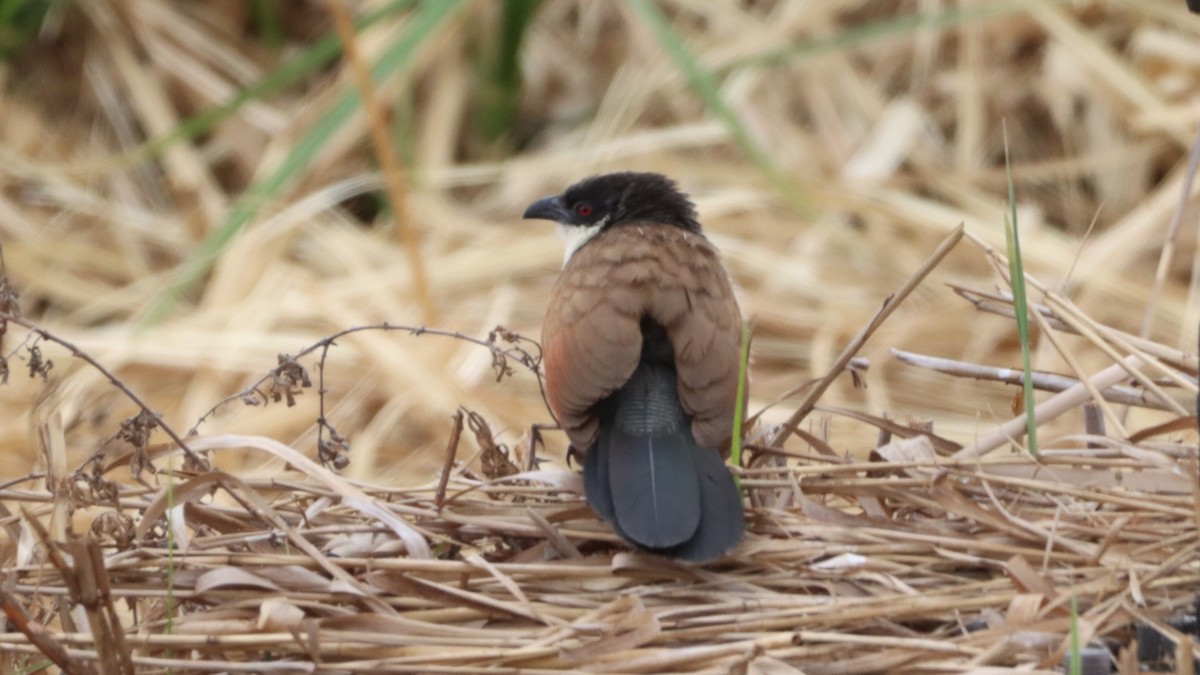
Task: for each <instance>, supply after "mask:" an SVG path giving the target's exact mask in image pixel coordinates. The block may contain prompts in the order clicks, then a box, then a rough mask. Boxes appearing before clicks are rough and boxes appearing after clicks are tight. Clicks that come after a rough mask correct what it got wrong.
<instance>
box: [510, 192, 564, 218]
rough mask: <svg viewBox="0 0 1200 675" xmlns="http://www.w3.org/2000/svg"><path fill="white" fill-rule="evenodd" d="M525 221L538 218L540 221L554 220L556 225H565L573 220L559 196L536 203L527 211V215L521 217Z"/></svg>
mask: <svg viewBox="0 0 1200 675" xmlns="http://www.w3.org/2000/svg"><path fill="white" fill-rule="evenodd" d="M521 217H522V218H525V219H530V218H537V219H540V220H553V221H554V222H556V223H565V222H567V221H568V220H570V219H571V214H570V212H569V211H567V209H566V207H564V206H563V203H562V200H561V199H559V198H558V195H553V196H550V197H542V198H541V199H539V200H537V201H536V202H534V203H532V204H530V205H529V208H527V209H525V215H523V216H521Z"/></svg>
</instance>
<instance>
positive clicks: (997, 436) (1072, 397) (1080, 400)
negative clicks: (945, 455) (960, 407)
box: [954, 356, 1142, 457]
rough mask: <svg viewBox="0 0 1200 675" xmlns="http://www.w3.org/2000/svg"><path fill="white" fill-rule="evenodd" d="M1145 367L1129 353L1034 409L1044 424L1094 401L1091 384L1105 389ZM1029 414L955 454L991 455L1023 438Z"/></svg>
mask: <svg viewBox="0 0 1200 675" xmlns="http://www.w3.org/2000/svg"><path fill="white" fill-rule="evenodd" d="M1141 366H1142V360H1141V359H1139V358H1138V357H1136V356H1127V357H1125V358H1124V359H1122V360H1121V362H1120V363H1114V364H1113V365H1111V366H1109V367H1107V368H1105V369H1104V370H1102V371H1100V372H1099V373H1096V374H1095V375H1093V376H1092V377H1090V378H1088V380H1087V382H1088V384H1087V385H1084V384H1083V383H1082V382H1081V383H1079V384H1076V385H1074V386H1072V387H1070V388H1069V389H1067V390H1065V391H1063V392H1061V393H1059V394H1057V395H1055V396H1051V397H1050V398H1048V399H1046V400H1045V401H1042V402H1041V403H1039V404H1038V405H1037V407H1036V408H1035V409H1034V419H1035V420H1037V423H1038V424H1044V423H1046V422H1048V421H1050V420H1052V419H1055V418H1056V417H1059V416H1060V415H1062V414H1063V413H1065V412H1067V411H1069V410H1073V409H1075V408H1077V407H1079V406H1081V405H1083V404H1084V403H1086V402H1088V401H1091V400H1093V399H1092V395H1091V393H1090V392H1089V387H1090V388H1091V389H1092V390H1096V391H1104V390H1105V389H1108V388H1109V387H1111V386H1113V385H1114V384H1116V383H1118V382H1121V381H1122V380H1124V379H1125V378H1126V377H1127V376H1128V373H1129V371H1130V370H1136V369H1138V368H1140V367H1141ZM1024 429H1025V416H1024V415H1021V416H1020V417H1014V418H1013V419H1011V420H1009V421H1007V422H1005V423H1003V424H1001V425H1000V426H998V427H996V429H995V430H993V431H992V432H991V433H989V434H987V435H986V436H984V437H983V438H980V439H979V440H978V441H976V442H975V445H972V446H968V447H966V448H963V449H962V450H959V451H958V452H957V453H955V454H954V456H955V457H978V456H980V455H984V454H987V453H988V452H991V451H992V450H995V449H996V448H998V447H1000V446H1002V445H1004V444H1006V443H1009V442H1012V441H1014V440H1015V439H1017V438H1020V437H1021V436H1022V435H1023V434H1024Z"/></svg>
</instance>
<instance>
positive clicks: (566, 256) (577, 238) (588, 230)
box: [554, 216, 608, 267]
mask: <svg viewBox="0 0 1200 675" xmlns="http://www.w3.org/2000/svg"><path fill="white" fill-rule="evenodd" d="M607 222H608V216H604V217H603V218H601V219H600V220H599V221H598V222H597V223H596V224H595V225H587V226H583V225H565V224H563V223H558V224H557V225H556V226H555V228H554V229H555V231H556V232H558V238H559V239H562V241H563V245H564V246H565V250H564V251H563V267H566V266H567V261H569V260H570V259H571V256H573V255H575V252H576V251H578V250H579V249H580V248H582V247H583V245H584V244H586V243H588V242H589V241H591V240H592V237H595V236H596V235H598V234H600V230H603V229H604V225H605V224H606V223H607Z"/></svg>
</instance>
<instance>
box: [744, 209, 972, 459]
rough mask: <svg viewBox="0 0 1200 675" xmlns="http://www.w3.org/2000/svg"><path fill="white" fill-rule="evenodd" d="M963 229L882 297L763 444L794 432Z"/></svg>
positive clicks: (774, 442) (781, 440)
mask: <svg viewBox="0 0 1200 675" xmlns="http://www.w3.org/2000/svg"><path fill="white" fill-rule="evenodd" d="M963 231H964V228H963V225H962V224H961V223H960V224H959V225H958V226H957V227H955V228H954V230H953V231H951V232H950V234H949V235H947V236H946V238H945V239H943V240H942V243H941V244H938V247H937V248H936V249H934V251H933V254H932V255H930V256H929V258H928V259H926V261H925V262H924V264H922V265H921V267H920V268H919V269H918V270H917V271H916V272H915V273H914V274H913V275H912V276H911V277H909V279H908V281H906V282H904V285H903V286H901V287H900V290H898V291H896V292H895V293H894V294H892V295H891V296H889V297H888V298H887V299H886V300H884V301H883V306H882V307H880V308H879V311H878V312H876V313H875V316H873V317H871V320H870V321H868V322H867V325H866V326H864V327H863V328H862V330H860V331H859V332H858V335H855V336H854V338H852V339H851V340H850V343H849V344H847V345H846V348H845V349H843V350H842V353H841V354H840V355H839V356H838V358H837V360H836V361H834V364H833V366H832V367H831V368H830V369H829V372H827V373H825V376H824V377H822V378H821V380H820V381H819V382H817V383H816V385H815V386H813V388H812V389H811V390H809V392H808V395H807V396H805V397H804V400H803V401H801V403H800V406H799V407H798V408H796V412H794V413H792V416H791V417H790V418H788V421H787V422H785V423H784V424H783V426H782V427H781V429H780V431H779V434H778V436H777V437H776V438H774V439H772V440H771V442H769V443H767V445H777V446H778V445H783V443H784V441H786V440H787V439H788V437H790V436H791V435H792V433H794V431H795V429H796V428H798V427H799V426H800V423H801V422H803V421H804V418H805V417H807V416H808V413H810V412H812V409H813V407H814V406H816V404H817V401H818V400H820V398H821V396H822V395H824V393H825V390H826V389H828V388H829V386H830V385H831V384H833V381H834V380H835V379H837V377H838V376H839V375H841V373H842V370H843V369H845V367H846V364H848V363H850V360H851V359H853V358H854V355H855V354H857V353H858V351H859V350H860V349H862V347H863V345H865V344H866V342H867V340H868V339H870V337H871V335H873V334H874V333H875V331H876V330H877V329H878V328H879V327H880V326H881V325H883V322H884V321H886V320H887V318H888V317H889V316H891V315H892V312H895V311H896V308H897V307H899V306H900V304H901V303H903V302H904V300H905V299H907V298H908V296H909V295H910V294H911V293H912V292H913V291H914V290H915V289H916V288H917V286H919V285H921V282H922V281H924V280H925V277H927V276H929V273H930V272H932V271H933V269H934V268H935V267H937V266H938V265H939V264H940V263H941V262H942V259H943V258H945V257H946V255H947V254H949V253H950V251H952V250H954V247H955V246H956V245H958V242H959V241H960V240H961V239H962V237H963Z"/></svg>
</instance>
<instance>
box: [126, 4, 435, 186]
mask: <svg viewBox="0 0 1200 675" xmlns="http://www.w3.org/2000/svg"><path fill="white" fill-rule="evenodd" d="M415 1H416V0H395V1H394V2H390V3H388V4H386V5H384V6H383V7H380V8H379V9H377V10H375V11H373V12H371V13H370V14H367V15H366V16H364V17H362V18H361V19H359V20H358V21H356V22H355V24H354V25H355V28H357V29H358V30H359V31H363V30H366V29H367V28H370V27H371V26H373V25H375V24H376V23H378V22H379V21H380V20H381V19H384V18H385V17H388V16H391V15H392V14H395V13H396V12H398V11H400V10H402V9H404V8H405V7H407V6H409V5H412V4H413V3H414V2H415ZM341 53H342V43H341V42H340V41H339V40H338V39H337V36H336V35H327V36H325V37H323V38H321V39H320V40H318V41H317V42H315V43H314V44H313V45H312V46H311V47H309V48H308V49H306V50H305V51H304V52H303V53H301V54H300V56H299V57H297V58H296V59H294V60H292V61H289V62H288V63H285V64H283V65H282V66H280V67H279V68H278V69H276V70H275V71H273V72H271V73H270V74H268V75H267V76H265V77H263V78H262V79H261V80H259V81H258V82H256V83H254V84H252V85H250V86H248V87H246V88H245V89H242V90H240V91H238V92H237V93H236V94H234V95H233V96H232V97H231V98H230V99H229V100H228V101H225V102H224V103H221V104H220V105H215V106H213V107H211V108H207V109H205V110H203V111H201V112H199V113H196V114H195V115H192V116H191V117H189V118H187V119H186V120H184V121H183V122H181V123H180V124H179V126H177V127H175V128H174V129H172V130H171V131H170V132H168V133H166V134H163V135H161V136H158V137H156V138H152V139H150V140H148V141H146V142H145V143H143V144H142V145H140V146H139V147H137V148H135V149H133V150H131V151H130V152H129V154H128V155H126V156H125V158H124V162H126V163H128V164H136V163H138V162H142V161H145V160H147V159H150V158H152V157H157V156H159V155H161V154H162V153H163V152H164V151H165V150H166V149H167V148H169V147H170V146H172V145H174V144H176V143H180V142H182V141H187V140H191V139H193V138H196V137H197V136H200V135H201V134H203V133H205V132H207V131H208V130H209V129H212V128H213V127H214V126H216V125H217V124H219V123H220V122H221V121H222V120H224V119H225V118H227V117H229V116H230V115H232V114H234V113H236V112H237V111H238V110H241V108H242V107H243V106H244V105H246V104H247V103H249V102H250V101H256V100H259V99H262V98H266V97H267V96H270V95H271V94H273V93H275V92H277V91H279V90H281V89H283V88H284V87H288V86H290V85H292V84H294V83H296V82H298V81H299V80H300V79H301V78H304V77H307V76H308V75H310V74H312V73H314V72H316V71H318V70H320V69H321V68H323V67H325V66H326V65H328V64H329V63H331V62H333V60H334V59H335V58H337V57H338V55H339V54H341Z"/></svg>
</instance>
